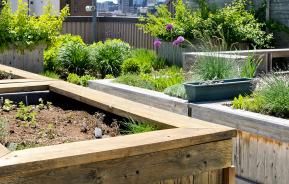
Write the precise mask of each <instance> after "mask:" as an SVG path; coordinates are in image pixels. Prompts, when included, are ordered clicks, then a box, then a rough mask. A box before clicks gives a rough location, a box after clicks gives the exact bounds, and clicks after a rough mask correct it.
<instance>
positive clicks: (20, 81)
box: [0, 79, 43, 84]
mask: <svg viewBox="0 0 289 184" xmlns="http://www.w3.org/2000/svg"><path fill="white" fill-rule="evenodd" d="M24 82H43V80H35V79H5V80H0V84H11V83H24Z"/></svg>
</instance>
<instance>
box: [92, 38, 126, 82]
mask: <svg viewBox="0 0 289 184" xmlns="http://www.w3.org/2000/svg"><path fill="white" fill-rule="evenodd" d="M129 55H130V46H129V44H128V43H125V42H123V41H121V40H118V39H114V40H106V41H105V42H104V43H102V42H98V43H94V44H92V45H90V46H89V58H90V65H91V70H92V71H91V72H92V73H94V74H95V73H98V74H101V76H102V77H105V76H106V75H107V74H112V75H114V76H119V74H120V73H121V65H122V63H123V62H124V60H125V59H127V58H128V57H129Z"/></svg>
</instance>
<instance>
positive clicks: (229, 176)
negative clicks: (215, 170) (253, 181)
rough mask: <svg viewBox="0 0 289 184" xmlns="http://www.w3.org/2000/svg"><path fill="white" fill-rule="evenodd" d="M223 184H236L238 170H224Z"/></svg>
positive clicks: (229, 168)
mask: <svg viewBox="0 0 289 184" xmlns="http://www.w3.org/2000/svg"><path fill="white" fill-rule="evenodd" d="M223 183H224V184H235V183H236V169H235V167H234V166H231V167H228V168H225V169H223Z"/></svg>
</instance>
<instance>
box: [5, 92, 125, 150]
mask: <svg viewBox="0 0 289 184" xmlns="http://www.w3.org/2000/svg"><path fill="white" fill-rule="evenodd" d="M43 104H44V106H43V105H39V104H37V105H32V106H31V107H32V108H33V110H32V111H33V112H35V113H36V116H35V117H36V121H35V123H34V124H33V123H32V122H29V121H22V120H19V118H17V112H18V111H19V107H15V108H14V109H13V110H11V111H5V110H3V108H1V109H0V117H1V119H2V120H3V119H4V120H5V121H6V122H7V132H8V135H7V136H6V140H5V142H4V144H5V145H6V146H7V147H9V148H10V149H13V147H14V149H25V148H28V147H37V146H46V145H55V144H61V143H66V142H75V141H82V140H90V139H96V138H95V134H94V130H95V128H96V127H98V128H100V129H101V130H102V134H103V138H105V137H114V136H118V135H120V126H119V125H120V122H121V121H123V118H120V117H117V116H115V115H112V114H109V113H106V112H103V111H101V110H98V109H96V108H93V107H90V106H88V105H85V104H82V103H79V102H76V101H73V100H69V99H67V98H55V100H53V101H52V105H47V103H46V102H44V103H43ZM2 143H3V140H2Z"/></svg>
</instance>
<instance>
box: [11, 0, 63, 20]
mask: <svg viewBox="0 0 289 184" xmlns="http://www.w3.org/2000/svg"><path fill="white" fill-rule="evenodd" d="M23 2H26V3H27V4H28V8H29V11H28V12H27V13H28V14H29V15H36V16H39V15H41V14H43V7H44V6H47V5H48V3H49V2H50V3H51V5H52V10H53V12H54V13H55V14H58V13H59V11H60V0H50V1H48V0H23ZM9 3H11V8H12V11H13V12H14V11H16V10H17V8H18V0H9Z"/></svg>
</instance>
